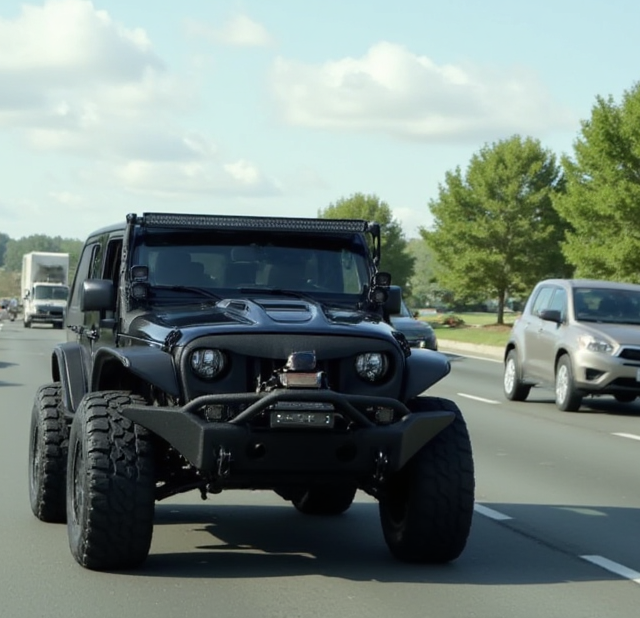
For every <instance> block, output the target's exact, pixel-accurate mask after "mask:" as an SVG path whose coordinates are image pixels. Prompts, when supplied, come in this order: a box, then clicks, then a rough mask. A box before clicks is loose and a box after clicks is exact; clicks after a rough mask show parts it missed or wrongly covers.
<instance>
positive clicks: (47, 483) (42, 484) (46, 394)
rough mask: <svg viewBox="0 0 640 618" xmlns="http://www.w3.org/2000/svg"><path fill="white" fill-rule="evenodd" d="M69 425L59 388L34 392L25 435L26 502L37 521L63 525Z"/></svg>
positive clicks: (54, 387)
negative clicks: (26, 447)
mask: <svg viewBox="0 0 640 618" xmlns="http://www.w3.org/2000/svg"><path fill="white" fill-rule="evenodd" d="M68 437H69V424H68V422H67V420H66V419H65V417H64V413H63V411H62V405H61V397H60V384H59V383H54V384H47V385H46V386H42V387H40V388H39V389H38V392H37V393H36V397H35V401H34V402H33V409H32V411H31V428H30V432H29V501H30V502H31V510H32V511H33V514H34V515H35V516H36V517H37V518H38V519H40V520H41V521H46V522H50V523H64V522H65V521H66V519H67V513H66V509H65V491H66V473H67V445H68Z"/></svg>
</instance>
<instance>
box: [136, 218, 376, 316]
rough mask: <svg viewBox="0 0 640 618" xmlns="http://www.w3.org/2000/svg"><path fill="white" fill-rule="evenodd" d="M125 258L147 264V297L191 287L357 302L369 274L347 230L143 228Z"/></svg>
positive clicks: (356, 239)
mask: <svg viewBox="0 0 640 618" xmlns="http://www.w3.org/2000/svg"><path fill="white" fill-rule="evenodd" d="M130 264H131V265H132V266H133V265H142V266H147V267H148V269H149V285H150V287H151V291H152V293H153V302H163V301H164V300H165V299H168V298H169V297H170V296H171V294H172V293H174V295H175V293H176V292H177V293H178V294H180V293H181V292H188V291H189V290H194V291H195V289H196V288H197V289H202V290H206V291H207V292H208V294H209V295H211V296H212V297H214V296H215V297H220V298H227V297H235V296H238V297H240V296H241V297H247V296H259V295H260V294H261V293H267V294H270V295H277V294H278V293H281V294H283V295H294V294H295V293H297V294H298V295H299V296H300V297H307V298H310V299H317V300H318V301H320V302H328V303H333V302H335V303H340V304H342V303H349V304H356V303H357V302H358V301H359V300H361V299H362V296H363V295H364V294H365V293H366V290H367V287H368V285H369V282H370V277H371V272H372V270H371V265H370V263H369V261H368V253H367V247H366V246H365V245H364V241H363V238H362V237H361V236H360V235H358V234H351V233H344V234H331V235H322V234H305V233H291V232H272V231H269V232H265V231H245V230H243V231H233V232H231V231H224V232H211V231H208V232H193V231H189V232H177V233H176V232H172V233H159V232H149V231H146V232H145V233H144V234H140V235H139V236H138V238H137V239H136V243H135V246H134V253H133V256H132V259H131V262H130ZM180 295H181V296H182V297H183V298H184V294H183V293H182V294H180ZM194 296H197V294H194ZM200 297H202V295H200Z"/></svg>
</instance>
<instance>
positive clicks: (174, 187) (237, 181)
mask: <svg viewBox="0 0 640 618" xmlns="http://www.w3.org/2000/svg"><path fill="white" fill-rule="evenodd" d="M94 175H95V177H96V178H100V179H101V181H102V182H107V183H109V184H110V183H112V182H114V183H116V184H117V185H118V186H120V187H122V188H124V189H126V190H128V191H133V192H138V193H145V194H147V195H153V196H156V197H162V198H164V199H176V200H180V201H182V200H184V199H191V198H194V197H203V196H207V195H209V196H212V195H216V196H227V197H228V196H233V197H265V196H272V195H275V194H277V193H279V187H278V186H277V183H275V182H274V181H273V180H271V179H269V178H266V177H265V176H264V175H263V174H262V173H261V172H260V171H259V170H258V169H257V168H256V167H255V166H254V165H252V164H251V163H249V162H247V161H242V160H241V161H237V162H234V163H223V164H218V163H215V162H211V161H203V162H188V163H184V164H177V163H174V162H151V161H142V160H138V161H129V162H128V163H126V164H124V165H120V166H117V167H115V168H112V169H111V170H104V169H101V170H96V171H95V172H94ZM86 180H89V179H88V178H87V179H86Z"/></svg>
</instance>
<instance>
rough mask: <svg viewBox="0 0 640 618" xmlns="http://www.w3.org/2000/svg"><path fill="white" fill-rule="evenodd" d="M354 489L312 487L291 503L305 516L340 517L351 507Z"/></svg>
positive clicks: (344, 486) (342, 486)
mask: <svg viewBox="0 0 640 618" xmlns="http://www.w3.org/2000/svg"><path fill="white" fill-rule="evenodd" d="M356 489H357V488H356V487H355V486H352V485H329V484H327V485H314V486H312V487H310V488H309V489H307V490H306V491H305V492H304V493H303V494H302V495H301V496H300V497H299V498H294V499H293V500H291V502H292V503H293V506H295V507H296V509H298V511H300V512H301V513H304V514H305V515H340V514H341V513H344V512H345V511H346V510H347V509H348V508H349V507H350V506H351V504H352V502H353V499H354V498H355V495H356Z"/></svg>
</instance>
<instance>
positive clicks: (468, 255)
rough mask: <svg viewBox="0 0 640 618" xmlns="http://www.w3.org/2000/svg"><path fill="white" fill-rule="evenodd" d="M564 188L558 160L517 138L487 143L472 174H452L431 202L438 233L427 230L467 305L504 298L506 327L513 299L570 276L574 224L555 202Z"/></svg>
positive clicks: (449, 285) (441, 268)
mask: <svg viewBox="0 0 640 618" xmlns="http://www.w3.org/2000/svg"><path fill="white" fill-rule="evenodd" d="M563 185H564V182H563V176H562V170H561V168H560V166H559V165H558V163H557V162H556V157H555V155H554V154H553V153H551V152H550V151H548V150H545V149H544V148H542V146H541V145H540V142H539V141H538V140H535V139H533V138H522V137H521V136H517V135H516V136H513V137H511V138H509V139H505V140H502V141H499V142H496V143H493V144H491V145H485V146H484V147H483V148H482V149H481V150H480V151H479V152H478V153H476V154H475V155H473V156H472V158H471V161H470V163H469V166H468V168H467V170H466V173H465V174H464V175H463V174H462V172H461V170H460V168H459V167H458V168H456V170H455V171H453V172H448V173H447V174H446V176H445V182H444V184H442V185H440V187H439V192H438V198H437V199H434V200H431V202H430V204H429V207H430V209H431V213H432V214H433V217H434V225H433V229H431V230H427V229H424V228H423V229H421V230H420V233H421V235H422V237H423V238H424V240H425V241H426V242H427V243H428V244H429V246H430V247H432V249H433V251H434V253H435V255H436V258H437V265H436V277H437V279H438V283H439V284H440V286H441V287H442V288H445V289H447V290H450V291H452V292H453V293H454V294H455V295H456V297H457V298H458V299H461V300H462V299H465V300H469V301H480V300H487V299H489V298H495V299H497V301H498V319H497V321H498V323H499V324H502V323H503V321H504V305H505V301H506V300H507V298H508V297H509V296H510V295H518V294H523V293H524V292H526V291H528V290H529V289H530V288H531V287H532V286H533V285H534V284H535V283H536V282H537V281H538V280H539V279H542V278H545V277H547V276H566V275H567V274H568V271H567V268H566V264H565V261H564V257H563V255H562V251H561V246H560V243H561V241H562V240H563V238H564V231H565V227H566V224H565V223H564V222H563V221H562V220H561V218H560V217H559V215H558V214H557V212H556V211H555V209H554V207H553V203H552V196H553V195H554V194H556V193H558V192H561V191H562V190H563Z"/></svg>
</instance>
